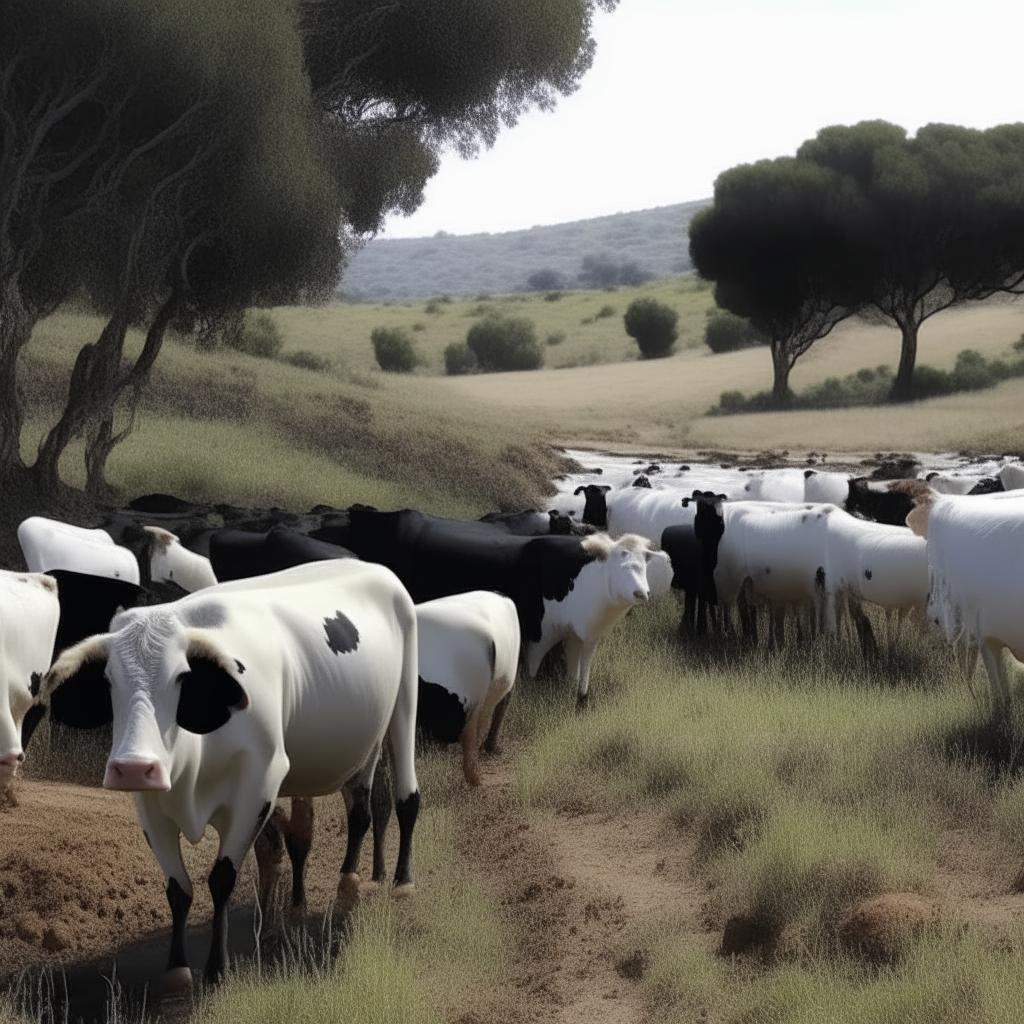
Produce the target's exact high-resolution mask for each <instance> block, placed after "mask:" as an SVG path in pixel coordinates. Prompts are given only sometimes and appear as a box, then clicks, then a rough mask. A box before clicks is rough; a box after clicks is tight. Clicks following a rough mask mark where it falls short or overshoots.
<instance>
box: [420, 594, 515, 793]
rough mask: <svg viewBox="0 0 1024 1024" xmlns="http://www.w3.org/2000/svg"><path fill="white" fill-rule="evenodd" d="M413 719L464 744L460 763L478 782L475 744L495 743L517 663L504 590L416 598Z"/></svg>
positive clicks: (469, 779)
mask: <svg viewBox="0 0 1024 1024" xmlns="http://www.w3.org/2000/svg"><path fill="white" fill-rule="evenodd" d="M416 622H417V624H418V626H419V652H420V653H419V674H420V692H419V702H418V722H419V725H420V727H421V728H423V729H424V730H425V731H427V732H428V733H430V734H431V735H432V736H434V737H435V738H436V739H439V740H442V741H446V742H453V741H454V740H456V739H458V740H459V741H460V742H461V744H462V768H463V772H464V774H465V776H466V781H467V782H468V783H469V784H470V785H471V786H476V785H479V782H480V776H479V773H478V771H477V764H476V759H477V750H478V748H479V746H480V737H481V736H486V744H485V746H486V749H488V750H493V749H494V747H495V744H496V743H497V738H498V730H499V729H500V728H501V722H502V719H503V718H504V716H505V708H506V706H507V704H508V698H509V696H510V694H511V692H512V686H513V684H514V683H515V680H516V668H517V666H518V664H519V616H518V614H517V612H516V606H515V603H514V602H513V601H512V600H511V599H510V598H507V597H505V596H503V595H502V594H495V593H493V592H492V591H487V590H474V591H470V592H469V593H466V594H453V595H452V596H451V597H439V598H437V599H436V600H434V601H424V602H423V604H418V605H416Z"/></svg>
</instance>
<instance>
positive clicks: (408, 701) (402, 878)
mask: <svg viewBox="0 0 1024 1024" xmlns="http://www.w3.org/2000/svg"><path fill="white" fill-rule="evenodd" d="M413 660H414V662H415V658H414V659H413ZM413 679H414V680H415V674H414V675H413ZM388 741H389V742H390V744H391V756H392V759H393V762H394V768H395V817H397V818H398V863H397V864H396V865H395V894H396V895H404V894H406V893H409V892H412V888H413V877H412V834H413V829H414V828H415V826H416V817H417V815H418V814H419V810H420V791H419V784H418V783H417V781H416V686H415V682H414V683H413V685H412V686H406V685H404V684H403V685H402V687H401V688H400V689H399V691H398V700H397V701H396V702H395V710H394V713H393V714H392V715H391V724H390V725H389V726H388Z"/></svg>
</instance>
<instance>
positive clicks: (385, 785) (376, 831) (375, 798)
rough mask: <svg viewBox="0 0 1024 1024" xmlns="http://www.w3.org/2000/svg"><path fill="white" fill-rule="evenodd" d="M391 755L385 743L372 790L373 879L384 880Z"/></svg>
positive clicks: (389, 812) (389, 806) (388, 818)
mask: <svg viewBox="0 0 1024 1024" xmlns="http://www.w3.org/2000/svg"><path fill="white" fill-rule="evenodd" d="M391 801H392V796H391V756H390V751H389V749H388V745H387V744H385V745H384V750H383V751H382V752H381V758H380V760H379V761H378V762H377V770H376V771H375V772H374V773H373V787H372V788H371V790H370V814H371V817H372V818H373V880H374V881H375V882H378V883H379V882H383V881H384V875H385V870H384V836H385V834H386V833H387V830H388V824H389V822H390V821H391Z"/></svg>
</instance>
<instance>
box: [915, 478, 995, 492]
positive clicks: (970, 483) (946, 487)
mask: <svg viewBox="0 0 1024 1024" xmlns="http://www.w3.org/2000/svg"><path fill="white" fill-rule="evenodd" d="M984 479H985V478H984V477H983V476H979V475H977V474H975V475H971V476H962V475H961V474H959V473H928V474H927V475H926V476H925V481H926V482H927V484H928V486H929V487H930V488H931V489H932V490H933V491H935V493H936V494H968V493H969V492H970V491H972V490H974V488H975V487H977V486H978V484H980V483H981V481H982V480H984Z"/></svg>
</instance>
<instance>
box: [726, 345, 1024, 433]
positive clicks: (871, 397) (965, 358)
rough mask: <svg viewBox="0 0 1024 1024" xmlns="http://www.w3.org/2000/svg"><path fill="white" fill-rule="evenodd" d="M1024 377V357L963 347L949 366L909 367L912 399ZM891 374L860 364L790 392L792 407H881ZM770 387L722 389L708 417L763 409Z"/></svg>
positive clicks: (888, 369) (887, 397)
mask: <svg viewBox="0 0 1024 1024" xmlns="http://www.w3.org/2000/svg"><path fill="white" fill-rule="evenodd" d="M1013 377H1024V359H1017V360H1015V361H1013V362H1006V361H1005V360H1002V359H986V358H985V357H984V356H983V355H982V354H981V353H980V352H975V351H974V350H973V349H964V350H963V351H962V352H960V353H959V354H958V355H957V357H956V365H955V366H954V367H953V369H952V370H938V369H936V368H935V367H934V366H927V365H921V366H917V367H915V369H914V390H913V397H914V399H915V400H917V399H924V398H936V397H938V396H940V395H952V394H957V393H959V392H963V391H980V390H983V389H984V388H991V387H995V385H996V384H998V383H1000V381H1004V380H1009V379H1011V378H1013ZM894 378H895V374H894V373H893V371H892V367H891V366H878V367H876V368H875V369H874V370H872V369H869V368H865V369H863V370H858V371H857V372H856V373H851V374H850V375H849V376H847V377H843V378H841V379H840V378H839V377H828V378H826V379H825V380H823V381H822V382H821V383H820V384H815V385H814V386H812V387H809V388H807V390H805V391H802V392H800V394H797V395H794V396H793V400H792V404H791V407H792V408H794V409H848V408H852V407H854V406H871V405H885V404H886V403H887V402H889V401H891V400H892V385H893V380H894ZM773 407H774V406H773V401H772V394H771V392H770V391H760V392H758V393H757V394H755V395H751V396H750V397H749V398H747V397H746V396H745V395H744V394H743V393H742V392H741V391H723V392H722V395H721V397H720V399H719V402H718V405H717V406H715V407H714V408H712V409H709V410H708V415H709V416H727V415H732V414H734V413H741V412H767V411H769V410H770V409H772V408H773Z"/></svg>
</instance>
